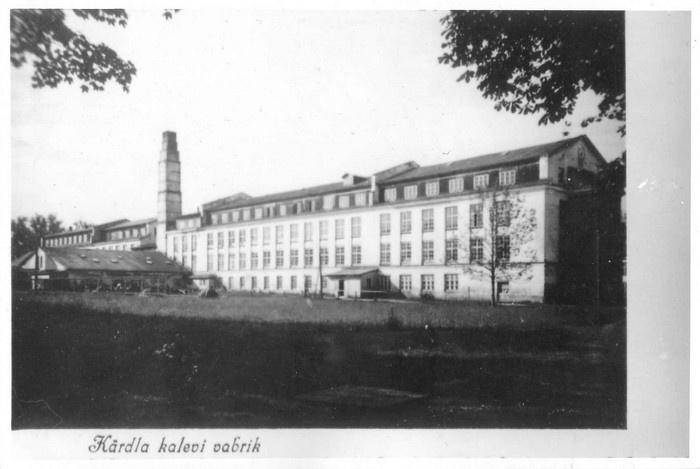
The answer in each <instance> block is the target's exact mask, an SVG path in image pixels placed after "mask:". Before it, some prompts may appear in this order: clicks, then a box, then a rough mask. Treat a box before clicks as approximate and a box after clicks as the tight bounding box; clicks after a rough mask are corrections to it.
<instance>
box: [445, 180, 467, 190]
mask: <svg viewBox="0 0 700 469" xmlns="http://www.w3.org/2000/svg"><path fill="white" fill-rule="evenodd" d="M448 190H449V191H450V194H452V193H455V192H462V191H463V190H464V178H452V179H450V181H449V182H448Z"/></svg>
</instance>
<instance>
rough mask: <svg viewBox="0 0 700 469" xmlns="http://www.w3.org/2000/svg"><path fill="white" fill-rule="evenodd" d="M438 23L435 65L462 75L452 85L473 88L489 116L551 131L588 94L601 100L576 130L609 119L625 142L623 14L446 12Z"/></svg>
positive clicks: (580, 12)
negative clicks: (513, 116)
mask: <svg viewBox="0 0 700 469" xmlns="http://www.w3.org/2000/svg"><path fill="white" fill-rule="evenodd" d="M441 21H442V24H443V27H444V30H443V32H442V36H443V38H444V43H443V44H442V47H443V49H444V53H443V55H442V56H440V57H439V62H440V63H442V64H448V65H451V66H452V67H454V68H465V69H466V70H465V71H464V73H462V74H461V75H460V76H459V78H458V81H464V82H466V83H470V82H471V81H472V80H475V81H476V82H477V88H478V90H479V91H480V92H481V93H482V95H483V97H485V98H488V99H491V100H493V101H495V102H496V106H495V108H496V109H497V110H501V109H505V110H506V111H510V112H513V113H518V114H534V113H541V114H542V115H541V117H540V120H539V124H540V125H542V124H548V123H555V122H559V121H561V120H562V119H564V118H565V117H566V116H568V115H570V114H571V113H572V112H573V111H574V107H575V105H576V101H577V99H578V96H579V94H580V93H581V92H583V91H587V90H591V91H593V92H594V93H596V94H597V95H598V96H600V97H601V98H602V100H601V102H600V104H599V106H598V114H597V115H594V116H590V117H588V118H586V119H585V120H584V121H583V122H582V123H581V125H582V126H583V127H586V126H587V125H588V124H590V123H592V122H600V121H601V120H603V119H614V120H618V121H620V122H622V124H621V126H620V128H619V129H618V131H619V132H620V133H621V134H622V135H624V134H625V125H624V121H625V17H624V12H617V11H609V12H608V11H606V12H585V11H452V12H450V13H449V14H448V15H447V16H445V17H444V18H442V20H441Z"/></svg>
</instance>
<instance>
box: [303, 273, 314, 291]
mask: <svg viewBox="0 0 700 469" xmlns="http://www.w3.org/2000/svg"><path fill="white" fill-rule="evenodd" d="M312 287H313V284H312V283H311V275H304V289H305V290H306V291H309V290H311V288H312Z"/></svg>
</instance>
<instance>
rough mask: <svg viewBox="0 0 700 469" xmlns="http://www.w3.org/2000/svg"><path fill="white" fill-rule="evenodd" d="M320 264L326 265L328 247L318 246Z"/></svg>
mask: <svg viewBox="0 0 700 469" xmlns="http://www.w3.org/2000/svg"><path fill="white" fill-rule="evenodd" d="M319 257H320V258H321V265H328V248H320V252H319Z"/></svg>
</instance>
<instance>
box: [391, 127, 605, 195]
mask: <svg viewBox="0 0 700 469" xmlns="http://www.w3.org/2000/svg"><path fill="white" fill-rule="evenodd" d="M579 140H583V141H584V142H585V143H586V144H587V145H589V147H590V148H592V149H595V147H594V146H593V144H591V142H590V140H588V137H586V136H585V135H580V136H578V137H572V138H567V139H565V140H559V141H557V142H551V143H545V144H542V145H535V146H532V147H526V148H519V149H517V150H510V151H502V152H497V153H490V154H488V155H481V156H475V157H472V158H466V159H463V160H456V161H450V162H448V163H442V164H436V165H431V166H423V167H420V168H416V169H413V170H411V171H406V172H404V173H401V174H399V175H397V176H395V177H392V178H389V179H387V180H386V181H385V183H387V184H393V183H397V182H403V181H410V180H414V179H424V178H430V177H438V176H446V175H449V174H457V173H464V172H467V171H478V170H485V169H489V168H492V167H497V166H504V165H510V164H516V163H525V162H528V161H533V160H536V159H538V158H539V157H540V156H542V155H545V154H547V155H549V154H553V153H556V152H558V151H560V150H562V149H564V148H566V147H568V146H570V145H572V144H574V143H575V142H576V141H579ZM594 153H595V154H596V156H597V157H600V159H601V160H602V162H604V161H605V160H604V159H603V157H602V156H600V153H598V152H597V150H596V151H594Z"/></svg>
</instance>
